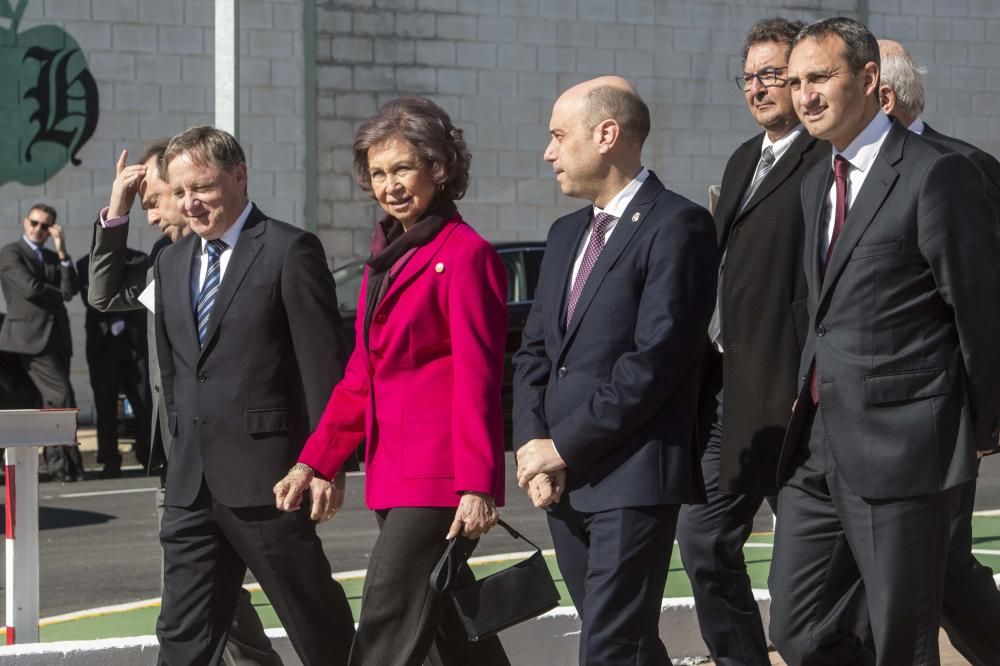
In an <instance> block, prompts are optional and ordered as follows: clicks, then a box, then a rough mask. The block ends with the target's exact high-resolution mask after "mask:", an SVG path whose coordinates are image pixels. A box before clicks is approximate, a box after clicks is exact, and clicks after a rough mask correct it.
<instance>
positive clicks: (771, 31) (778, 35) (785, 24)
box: [743, 16, 805, 62]
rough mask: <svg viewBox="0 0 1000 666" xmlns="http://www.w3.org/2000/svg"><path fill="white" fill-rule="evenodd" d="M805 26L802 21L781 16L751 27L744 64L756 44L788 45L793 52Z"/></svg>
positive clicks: (744, 50) (764, 20)
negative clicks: (796, 37) (773, 43)
mask: <svg viewBox="0 0 1000 666" xmlns="http://www.w3.org/2000/svg"><path fill="white" fill-rule="evenodd" d="M804 26H805V24H804V23H803V22H802V21H789V20H788V19H786V18H782V17H780V16H776V17H774V18H766V19H761V20H759V21H757V22H756V23H754V24H753V25H752V26H751V27H750V32H748V33H747V38H746V40H745V41H744V42H743V62H746V61H747V53H749V52H750V47H751V46H754V45H755V44H763V43H765V42H777V43H778V44H785V45H787V46H788V50H789V51H791V50H792V41H793V40H794V39H795V35H797V34H799V31H800V30H802V28H803V27H804ZM786 55H787V54H786Z"/></svg>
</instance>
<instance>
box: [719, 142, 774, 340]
mask: <svg viewBox="0 0 1000 666" xmlns="http://www.w3.org/2000/svg"><path fill="white" fill-rule="evenodd" d="M774 162H775V157H774V149H773V148H772V147H771V146H767V147H766V148H764V150H762V151H761V153H760V161H759V162H757V170H756V171H755V172H754V175H753V180H751V181H750V187H748V188H747V191H746V194H744V195H743V203H741V204H740V207H739V210H738V211H737V213H736V214H737V215H739V214H740V213H742V212H743V209H744V208H746V207H747V204H748V203H750V200H751V199H753V195H754V194H755V193H756V192H757V188H758V187H760V184H761V183H762V182H763V181H764V178H765V177H767V174H769V173H771V167H773V166H774ZM728 253H729V248H728V247H727V248H726V249H725V250H723V251H722V259H721V260H720V261H719V282H718V285H717V288H716V292H715V310H714V311H713V312H712V320H711V321H709V322H708V339H709V340H711V341H712V346H713V347H715V348H716V350H718V351H719V352H720V353H721V352H722V278H723V277H724V276H725V268H726V255H727V254H728Z"/></svg>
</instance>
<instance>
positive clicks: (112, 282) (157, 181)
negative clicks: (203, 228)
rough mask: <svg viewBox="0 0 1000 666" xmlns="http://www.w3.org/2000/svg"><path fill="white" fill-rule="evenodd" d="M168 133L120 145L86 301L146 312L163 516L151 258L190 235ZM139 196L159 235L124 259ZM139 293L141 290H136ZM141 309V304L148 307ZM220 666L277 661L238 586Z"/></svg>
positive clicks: (163, 445) (163, 435) (163, 437)
mask: <svg viewBox="0 0 1000 666" xmlns="http://www.w3.org/2000/svg"><path fill="white" fill-rule="evenodd" d="M168 143H169V140H168V139H158V140H156V141H153V142H152V143H151V144H150V145H149V146H148V147H147V148H146V150H145V152H144V153H143V155H142V157H140V158H139V161H138V163H136V164H133V165H130V166H126V163H127V160H128V151H122V154H121V155H120V156H119V158H118V163H117V164H116V165H115V181H114V183H113V184H112V186H111V200H110V203H109V204H108V207H107V208H105V209H104V210H102V211H101V213H100V215H99V216H98V219H97V221H96V222H95V223H94V239H93V244H92V247H91V254H90V265H89V283H90V289H89V290H88V294H87V300H88V303H89V304H90V305H91V306H92V307H94V308H96V309H97V310H99V311H101V312H107V313H114V312H127V313H132V312H134V311H139V312H143V311H145V312H147V313H148V314H147V317H146V320H147V322H146V330H147V338H148V339H149V340H150V343H149V345H148V350H149V355H148V358H149V379H150V389H151V391H152V395H153V396H154V402H155V404H154V405H153V412H152V413H153V418H152V419H151V421H152V423H150V426H151V427H150V431H149V432H150V436H149V441H150V442H151V449H152V450H151V455H152V457H151V459H150V464H149V467H148V469H149V471H150V473H153V472H154V471H156V472H159V474H160V492H159V493H157V514H158V516H159V517H160V518H162V514H163V483H164V477H165V475H166V467H165V465H166V458H167V455H168V454H169V447H170V431H169V430H168V429H167V417H166V414H167V410H166V406H165V404H164V401H163V389H162V387H163V384H162V381H161V378H160V365H159V362H158V360H157V355H156V344H155V335H156V325H155V324H156V320H155V318H154V316H153V307H154V305H153V300H152V298H151V297H150V294H151V293H152V291H153V288H152V287H151V286H150V285H151V283H152V281H153V261H154V260H155V258H156V256H157V255H158V254H159V252H160V250H162V249H163V248H164V247H167V246H168V245H170V244H171V243H172V242H174V241H177V240H180V239H181V238H183V237H184V236H186V235H187V234H189V233H190V228H189V227H188V226H187V223H186V221H185V220H184V217H183V216H182V215H181V212H180V210H179V209H178V207H177V205H176V203H175V202H174V197H173V191H172V190H171V189H170V185H169V184H168V183H167V182H166V181H165V180H163V178H162V177H161V171H162V169H161V166H162V160H163V156H164V154H165V153H166V150H167V145H168ZM137 197H138V199H139V202H140V206H141V207H142V209H143V210H145V211H146V218H147V222H148V223H149V224H150V225H155V226H157V227H159V229H160V231H161V232H162V233H163V236H162V237H161V238H160V239H159V240H158V241H157V242H156V243H155V244H154V245H153V251H152V253H151V255H150V256H149V257H147V261H146V263H145V264H137V263H134V262H129V261H128V250H127V247H126V242H127V240H128V230H129V224H128V223H129V217H130V211H131V209H132V204H133V203H134V202H135V200H136V198H137ZM144 292H146V296H143V293H144ZM147 307H148V309H147ZM222 663H223V664H225V665H226V666H258V665H259V666H280V664H281V659H280V658H279V657H278V655H277V653H276V652H275V651H274V648H273V647H272V646H271V641H270V640H269V639H268V637H267V635H266V634H265V633H264V627H263V625H262V624H261V621H260V618H259V617H258V616H257V612H256V611H255V610H254V608H253V604H252V603H251V598H250V593H249V592H247V591H246V590H245V589H243V588H240V590H239V597H238V599H237V601H236V609H235V611H234V613H233V620H232V623H231V624H230V627H229V634H228V635H227V637H226V647H225V650H224V652H223V656H222Z"/></svg>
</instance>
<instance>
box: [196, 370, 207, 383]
mask: <svg viewBox="0 0 1000 666" xmlns="http://www.w3.org/2000/svg"><path fill="white" fill-rule="evenodd" d="M198 381H199V382H200V383H202V384H204V383H205V382H206V381H208V375H206V374H205V373H204V372H199V373H198Z"/></svg>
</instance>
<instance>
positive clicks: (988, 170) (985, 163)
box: [921, 123, 1000, 224]
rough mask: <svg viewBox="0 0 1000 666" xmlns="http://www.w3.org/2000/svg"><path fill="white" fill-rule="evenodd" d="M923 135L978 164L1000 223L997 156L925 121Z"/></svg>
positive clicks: (999, 179) (988, 196) (999, 165)
mask: <svg viewBox="0 0 1000 666" xmlns="http://www.w3.org/2000/svg"><path fill="white" fill-rule="evenodd" d="M921 136H922V137H924V138H925V139H929V140H930V141H931V142H932V143H939V144H941V145H943V146H944V147H946V148H948V149H949V150H953V151H955V152H956V153H958V154H959V155H964V156H966V157H968V158H969V159H970V160H971V161H972V163H973V164H975V165H976V167H977V168H978V169H979V173H980V175H982V177H983V187H985V189H986V198H987V199H988V200H989V202H990V206H992V207H993V212H994V214H995V215H996V219H997V224H1000V162H998V161H997V158H995V157H993V156H992V155H990V154H989V153H987V152H986V151H985V150H981V149H980V148H977V147H976V146H974V145H972V144H971V143H967V142H965V141H962V140H961V139H956V138H955V137H953V136H948V135H946V134H941V132H938V131H937V130H936V129H934V128H933V127H931V126H930V125H928V124H927V123H924V131H923V134H921Z"/></svg>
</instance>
